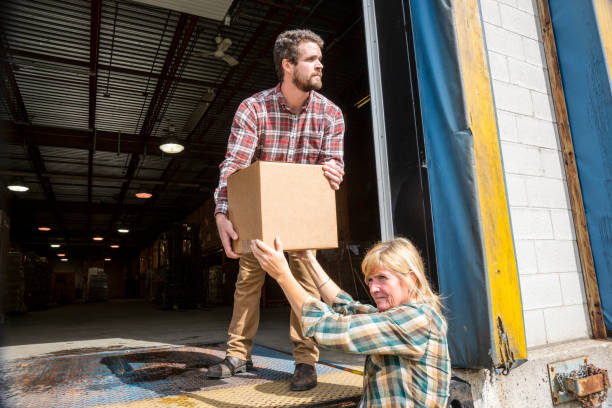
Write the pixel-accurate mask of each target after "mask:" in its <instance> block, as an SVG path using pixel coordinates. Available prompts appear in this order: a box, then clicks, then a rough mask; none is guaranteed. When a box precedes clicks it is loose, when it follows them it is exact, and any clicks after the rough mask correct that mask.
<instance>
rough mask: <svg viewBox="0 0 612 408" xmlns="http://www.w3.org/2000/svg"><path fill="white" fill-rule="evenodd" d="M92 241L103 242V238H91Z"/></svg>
mask: <svg viewBox="0 0 612 408" xmlns="http://www.w3.org/2000/svg"><path fill="white" fill-rule="evenodd" d="M93 240H94V241H104V237H93Z"/></svg>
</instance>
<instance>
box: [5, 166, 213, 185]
mask: <svg viewBox="0 0 612 408" xmlns="http://www.w3.org/2000/svg"><path fill="white" fill-rule="evenodd" d="M211 167H217V166H211ZM0 175H4V176H16V177H33V176H36V173H34V172H31V171H19V170H0ZM42 175H43V177H47V178H51V179H53V178H54V179H62V180H89V175H85V174H75V173H42ZM92 179H93V181H97V182H111V183H123V182H124V181H126V180H127V179H126V178H125V177H108V176H93V177H92ZM132 183H135V184H146V185H162V184H165V183H166V182H165V181H163V180H147V179H133V180H132ZM168 184H169V185H173V186H177V187H184V188H197V189H208V187H206V186H205V185H202V184H200V183H183V182H178V181H171V182H168Z"/></svg>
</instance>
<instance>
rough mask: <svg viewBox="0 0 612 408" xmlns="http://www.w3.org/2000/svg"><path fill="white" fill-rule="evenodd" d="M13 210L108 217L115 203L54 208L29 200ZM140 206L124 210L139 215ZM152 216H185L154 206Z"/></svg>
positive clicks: (59, 203)
mask: <svg viewBox="0 0 612 408" xmlns="http://www.w3.org/2000/svg"><path fill="white" fill-rule="evenodd" d="M14 204H15V206H14V209H15V211H17V212H21V213H39V212H41V213H42V212H49V211H52V210H53V209H57V210H58V211H61V212H67V213H73V214H85V213H87V211H89V208H90V207H91V209H92V210H93V212H94V213H95V214H100V215H108V214H112V213H113V212H114V211H115V203H96V202H93V203H91V204H88V203H86V202H82V201H80V202H77V201H56V202H55V205H54V208H51V207H49V206H48V205H47V202H46V201H45V200H30V199H16V200H15V201H14ZM142 206H143V205H142V204H125V205H124V210H125V212H126V213H128V214H134V215H136V214H139V213H140V212H141V210H142ZM151 212H152V213H153V214H157V215H160V214H179V215H187V214H185V211H184V210H183V209H181V208H180V207H176V206H155V207H153V208H152V209H151Z"/></svg>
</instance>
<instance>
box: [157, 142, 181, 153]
mask: <svg viewBox="0 0 612 408" xmlns="http://www.w3.org/2000/svg"><path fill="white" fill-rule="evenodd" d="M159 150H161V151H162V152H164V153H169V154H177V153H180V152H182V151H183V150H185V146H183V145H182V144H180V143H179V142H178V140H173V139H166V140H164V141H163V142H162V144H160V145H159Z"/></svg>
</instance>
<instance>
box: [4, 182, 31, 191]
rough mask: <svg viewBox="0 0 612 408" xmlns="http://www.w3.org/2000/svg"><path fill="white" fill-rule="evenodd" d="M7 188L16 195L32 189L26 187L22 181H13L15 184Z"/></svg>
mask: <svg viewBox="0 0 612 408" xmlns="http://www.w3.org/2000/svg"><path fill="white" fill-rule="evenodd" d="M6 188H8V189H9V190H11V191H14V192H16V193H24V192H26V191H28V190H29V189H30V187H28V186H26V185H25V183H24V182H23V181H22V180H21V179H16V180H13V182H12V183H11V184H9V185H8V186H6Z"/></svg>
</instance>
